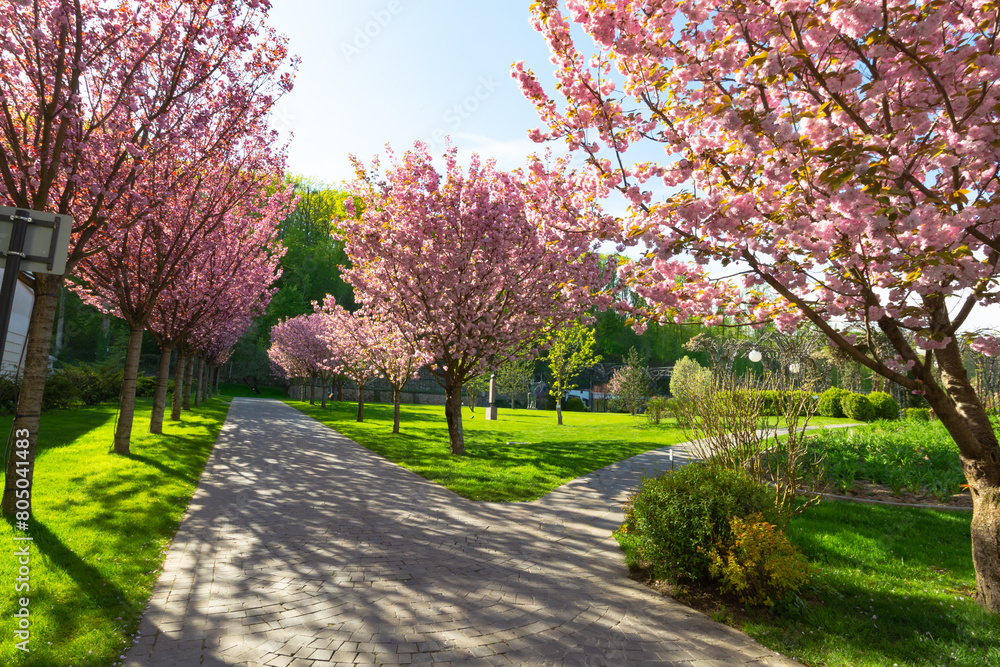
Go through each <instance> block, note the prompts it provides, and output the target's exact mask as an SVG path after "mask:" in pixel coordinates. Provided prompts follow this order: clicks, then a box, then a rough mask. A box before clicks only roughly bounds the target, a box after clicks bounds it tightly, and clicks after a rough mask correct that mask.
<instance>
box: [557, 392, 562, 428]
mask: <svg viewBox="0 0 1000 667" xmlns="http://www.w3.org/2000/svg"><path fill="white" fill-rule="evenodd" d="M556 424H557V425H558V426H562V425H563V423H562V398H560V397H559V396H556Z"/></svg>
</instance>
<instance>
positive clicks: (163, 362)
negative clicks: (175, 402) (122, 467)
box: [149, 344, 174, 433]
mask: <svg viewBox="0 0 1000 667" xmlns="http://www.w3.org/2000/svg"><path fill="white" fill-rule="evenodd" d="M173 351H174V346H173V345H172V344H171V345H167V346H166V347H165V348H163V349H162V350H160V367H159V368H157V369H156V391H154V392H153V414H152V415H151V416H150V418H149V432H150V433H163V413H164V412H165V411H166V409H167V387H168V385H169V384H170V355H171V354H172V353H173Z"/></svg>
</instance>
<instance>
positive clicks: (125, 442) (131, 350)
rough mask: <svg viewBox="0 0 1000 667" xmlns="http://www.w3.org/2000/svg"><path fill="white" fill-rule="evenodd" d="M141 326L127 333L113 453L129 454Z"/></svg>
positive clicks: (140, 345) (134, 327) (140, 343)
mask: <svg viewBox="0 0 1000 667" xmlns="http://www.w3.org/2000/svg"><path fill="white" fill-rule="evenodd" d="M142 331H143V328H142V327H136V326H133V327H132V328H131V329H130V330H129V334H128V347H127V348H126V349H125V375H124V377H123V379H122V397H121V402H120V403H119V407H118V424H117V425H116V426H115V454H125V455H127V454H130V453H131V452H130V451H129V444H130V443H131V441H132V422H133V420H134V419H135V390H136V384H137V382H138V375H139V353H140V352H142Z"/></svg>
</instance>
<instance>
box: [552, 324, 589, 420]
mask: <svg viewBox="0 0 1000 667" xmlns="http://www.w3.org/2000/svg"><path fill="white" fill-rule="evenodd" d="M600 360H601V357H600V355H598V354H595V353H594V331H593V329H591V328H590V327H587V326H584V325H583V324H581V323H580V322H574V323H573V324H571V325H570V326H568V327H566V328H564V329H560V330H559V331H558V332H556V334H555V335H554V336H553V337H552V338H551V339H549V351H548V354H547V355H546V361H548V362H549V370H550V371H551V373H552V384H551V386H550V387H549V394H550V395H551V396H552V397H553V398H555V399H556V423H557V424H559V425H560V426H562V399H563V396H564V395H565V393H566V392H567V391H569V390H570V389H574V388H576V384H574V382H573V381H574V380H576V377H577V376H578V375H579V374H580V373H581V372H582V371H584V370H585V369H587V368H590V367H591V366H593V365H594V364H596V363H597V362H599V361H600Z"/></svg>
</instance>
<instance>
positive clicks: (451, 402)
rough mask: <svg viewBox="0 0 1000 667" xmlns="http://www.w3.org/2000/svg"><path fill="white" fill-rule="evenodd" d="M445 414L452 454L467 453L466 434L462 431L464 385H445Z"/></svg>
mask: <svg viewBox="0 0 1000 667" xmlns="http://www.w3.org/2000/svg"><path fill="white" fill-rule="evenodd" d="M444 393H445V405H444V416H445V419H446V420H447V422H448V439H449V440H450V441H451V453H452V454H465V434H464V433H462V385H461V384H457V385H455V384H452V385H450V386H447V385H446V386H445V388H444Z"/></svg>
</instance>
